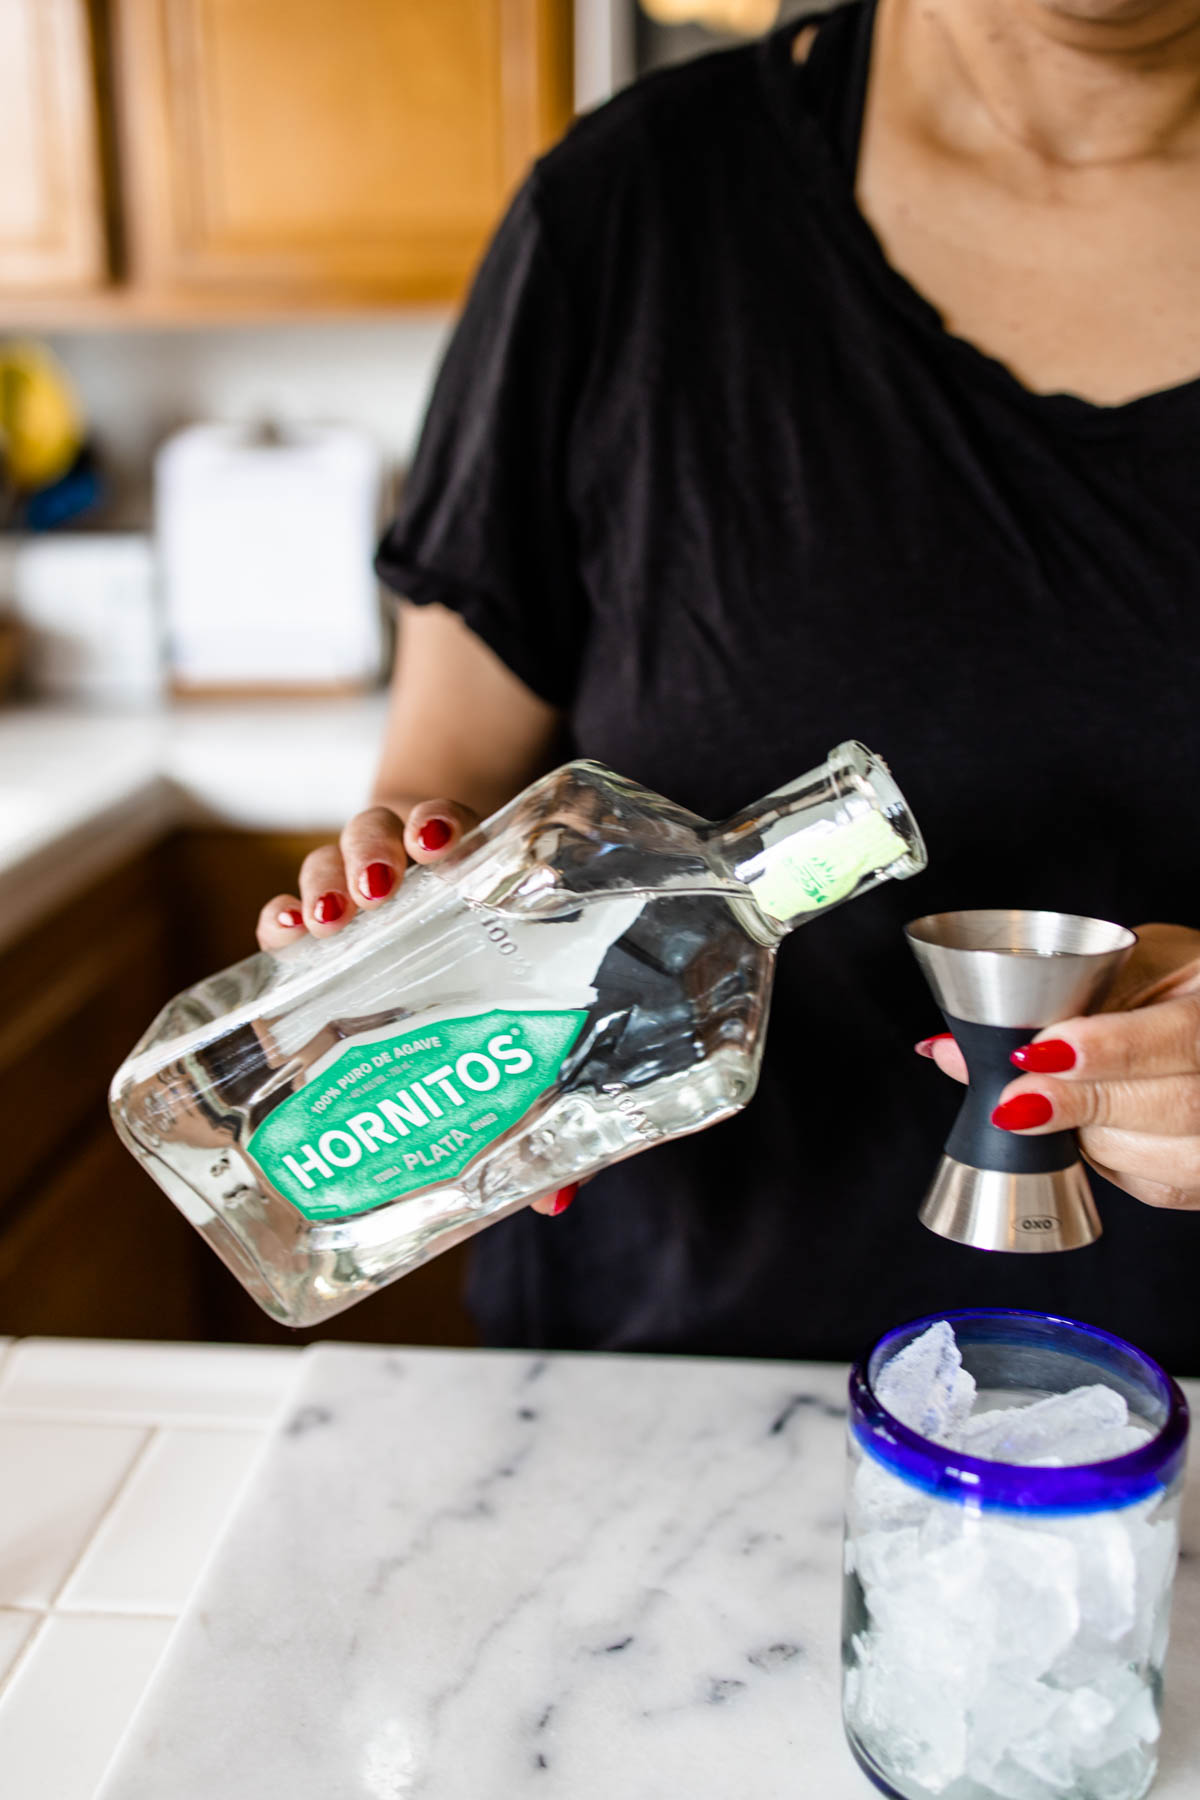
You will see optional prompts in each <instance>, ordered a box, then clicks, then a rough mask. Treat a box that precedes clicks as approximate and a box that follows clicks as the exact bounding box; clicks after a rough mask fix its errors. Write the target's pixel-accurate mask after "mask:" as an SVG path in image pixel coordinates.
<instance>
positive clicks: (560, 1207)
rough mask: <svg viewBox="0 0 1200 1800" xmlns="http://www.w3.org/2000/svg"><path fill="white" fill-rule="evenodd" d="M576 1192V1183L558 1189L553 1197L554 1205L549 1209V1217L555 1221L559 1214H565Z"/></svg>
mask: <svg viewBox="0 0 1200 1800" xmlns="http://www.w3.org/2000/svg"><path fill="white" fill-rule="evenodd" d="M578 1192H579V1183H578V1182H577V1181H573V1182H572V1183H571V1185H570V1187H565V1188H559V1190H558V1192H557V1194H555V1196H554V1205H553V1206H552V1207H551V1208H550V1217H551V1218H552V1219H557V1217H558V1215H559V1213H565V1212H566V1210H567V1208H568V1206H570V1204H571V1202H572V1200H573V1199H574V1198H575V1196H576V1194H577V1193H578Z"/></svg>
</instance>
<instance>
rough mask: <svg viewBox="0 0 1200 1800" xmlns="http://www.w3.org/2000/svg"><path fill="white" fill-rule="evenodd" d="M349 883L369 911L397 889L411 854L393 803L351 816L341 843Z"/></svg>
mask: <svg viewBox="0 0 1200 1800" xmlns="http://www.w3.org/2000/svg"><path fill="white" fill-rule="evenodd" d="M340 849H341V852H342V864H343V867H344V869H345V879H346V885H347V888H348V889H349V891H350V893H351V894H353V896H354V900H355V904H356V905H358V906H361V907H362V908H364V910H366V911H370V909H371V908H372V907H374V906H380V905H382V903H383V902H384V901H385V900H386V899H387V898H388V896H389V894H392V893H394V892H395V888H396V884H397V882H398V881H399V880H400V878H401V876H402V875H403V874H404V867H405V864H406V863H407V862H408V856H407V854H406V852H405V849H404V821H403V819H402V818H400V816H399V814H398V813H394V812H393V811H392V809H391V807H390V806H371V807H368V809H367V811H366V812H360V813H358V814H356V815H355V817H354V818H353V819H351V821H350V823H349V824H348V825H347V827H346V829H345V831H343V833H342V836H341V842H340Z"/></svg>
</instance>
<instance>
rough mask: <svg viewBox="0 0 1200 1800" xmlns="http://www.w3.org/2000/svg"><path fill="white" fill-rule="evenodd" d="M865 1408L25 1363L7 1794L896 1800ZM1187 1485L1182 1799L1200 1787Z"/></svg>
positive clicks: (11, 1500)
mask: <svg viewBox="0 0 1200 1800" xmlns="http://www.w3.org/2000/svg"><path fill="white" fill-rule="evenodd" d="M1190 1385H1191V1387H1192V1390H1193V1391H1192V1394H1191V1396H1190V1397H1191V1398H1192V1400H1193V1403H1195V1401H1196V1399H1197V1398H1198V1397H1200V1388H1198V1387H1197V1384H1190ZM844 1391H845V1371H844V1370H843V1369H841V1368H840V1367H836V1366H830V1365H816V1364H787V1363H752V1362H722V1361H716V1360H689V1359H686V1358H666V1357H664V1358H647V1357H611V1356H566V1355H558V1356H545V1357H534V1356H528V1355H524V1354H519V1353H503V1352H500V1353H497V1352H481V1351H412V1350H375V1349H369V1348H363V1347H357V1346H350V1345H321V1346H317V1347H315V1348H313V1349H309V1350H305V1351H299V1350H288V1349H285V1350H259V1349H242V1348H238V1347H201V1346H192V1345H153V1344H143V1345H129V1344H112V1343H76V1342H65V1341H55V1340H32V1339H31V1340H26V1341H24V1342H20V1343H17V1344H15V1345H7V1346H5V1345H0V1469H2V1470H3V1479H2V1480H0V1793H2V1794H3V1796H4V1800H214V1796H217V1795H219V1796H220V1800H520V1797H521V1796H523V1795H525V1794H526V1792H527V1791H528V1793H529V1795H530V1796H531V1800H532V1797H533V1796H537V1797H538V1800H611V1797H612V1796H613V1795H620V1796H621V1800H678V1797H679V1796H681V1795H684V1794H687V1795H688V1796H690V1800H869V1796H871V1795H872V1794H873V1793H874V1792H875V1790H874V1789H873V1788H872V1787H870V1786H869V1784H868V1783H867V1781H866V1779H865V1777H864V1776H862V1775H861V1774H860V1773H859V1771H858V1769H857V1768H856V1767H855V1765H854V1763H853V1761H852V1760H851V1758H850V1756H849V1754H848V1752H847V1750H846V1747H845V1744H844V1743H843V1741H842V1736H841V1726H840V1720H839V1706H838V1685H839V1674H838V1644H837V1637H838V1613H839V1602H840V1585H841V1555H840V1542H841V1510H842V1496H841V1489H842V1466H843V1444H842V1436H843V1430H844V1422H843V1420H844V1405H843V1400H844ZM1197 1494H1200V1483H1193V1485H1192V1487H1191V1489H1190V1502H1191V1503H1190V1504H1189V1505H1188V1506H1187V1507H1185V1514H1184V1557H1183V1561H1182V1564H1181V1568H1180V1574H1179V1581H1178V1585H1177V1591H1176V1602H1175V1609H1174V1623H1173V1630H1172V1640H1171V1653H1170V1658H1169V1661H1168V1668H1167V1683H1166V1692H1167V1700H1166V1711H1165V1718H1164V1729H1163V1739H1162V1745H1161V1767H1160V1773H1159V1777H1158V1780H1157V1782H1156V1784H1155V1787H1154V1800H1195V1795H1196V1793H1197V1792H1200V1713H1198V1712H1197V1709H1196V1706H1195V1685H1196V1680H1197V1676H1198V1674H1200V1567H1198V1566H1197V1559H1196V1557H1195V1550H1196V1549H1197V1547H1200V1516H1198V1513H1200V1508H1198V1507H1197V1505H1196V1503H1195V1502H1196V1496H1197ZM176 1621H178V1624H176ZM168 1640H169V1641H168Z"/></svg>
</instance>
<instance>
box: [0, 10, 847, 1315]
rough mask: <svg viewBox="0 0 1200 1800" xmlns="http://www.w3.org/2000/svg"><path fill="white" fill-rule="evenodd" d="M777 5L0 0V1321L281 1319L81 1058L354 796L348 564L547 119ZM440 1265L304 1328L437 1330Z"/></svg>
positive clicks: (371, 735) (371, 714)
mask: <svg viewBox="0 0 1200 1800" xmlns="http://www.w3.org/2000/svg"><path fill="white" fill-rule="evenodd" d="M802 10H805V9H804V8H803V7H802V6H801V5H799V4H788V3H786V0H784V3H783V4H780V3H779V0H708V3H707V4H706V3H705V0H642V4H637V3H636V0H575V4H574V5H572V4H571V0H0V995H2V996H3V1009H2V1011H0V1125H2V1130H3V1141H4V1156H3V1159H2V1161H0V1334H9V1333H11V1334H26V1333H53V1334H62V1335H85V1336H120V1337H152V1338H169V1337H180V1338H216V1339H229V1338H232V1339H242V1340H255V1339H257V1340H260V1341H274V1340H285V1341H292V1342H294V1341H297V1340H296V1338H295V1337H294V1336H292V1335H290V1334H287V1333H285V1332H282V1331H281V1330H279V1329H278V1328H276V1327H275V1326H273V1325H272V1324H271V1323H270V1322H269V1321H268V1320H266V1319H265V1317H263V1316H262V1315H261V1314H260V1313H259V1312H258V1311H257V1309H256V1308H255V1307H254V1306H253V1305H252V1303H251V1302H250V1301H249V1300H248V1299H246V1297H245V1296H244V1295H243V1293H242V1290H241V1289H240V1287H238V1286H237V1284H236V1283H235V1282H234V1280H233V1279H232V1277H231V1276H229V1275H227V1274H226V1273H225V1271H224V1270H223V1268H222V1267H221V1266H220V1265H219V1264H218V1263H217V1261H216V1260H215V1259H214V1258H213V1256H212V1255H211V1252H210V1251H208V1249H207V1248H206V1247H205V1246H204V1245H203V1244H202V1243H201V1241H200V1239H199V1237H197V1236H196V1235H195V1234H194V1233H193V1232H192V1231H191V1229H190V1227H189V1226H188V1225H187V1224H186V1223H185V1221H184V1220H183V1218H182V1217H181V1216H180V1215H179V1214H178V1213H177V1212H176V1211H175V1209H174V1208H173V1207H172V1206H171V1205H170V1204H169V1203H168V1201H167V1200H166V1199H165V1198H164V1196H163V1195H162V1194H161V1193H160V1192H159V1191H158V1189H157V1188H155V1187H154V1186H153V1185H152V1184H151V1183H150V1181H149V1180H148V1178H147V1177H145V1176H144V1175H143V1174H142V1172H141V1171H140V1170H139V1169H138V1168H137V1167H136V1166H135V1164H134V1163H133V1162H132V1161H131V1159H129V1158H128V1156H127V1155H126V1153H125V1152H124V1151H123V1150H122V1149H121V1148H120V1146H119V1145H118V1143H117V1140H116V1138H115V1136H114V1135H113V1133H112V1130H111V1128H110V1126H109V1123H108V1119H107V1112H106V1107H105V1093H106V1089H107V1084H108V1079H109V1077H110V1075H111V1073H112V1071H113V1070H114V1068H115V1067H116V1065H117V1063H118V1062H119V1061H120V1060H121V1058H122V1057H123V1056H124V1054H125V1053H126V1052H127V1051H128V1050H129V1048H130V1047H131V1046H132V1044H133V1042H134V1040H135V1039H136V1038H137V1036H139V1035H140V1033H141V1031H142V1030H143V1029H144V1028H145V1026H146V1025H147V1024H148V1023H149V1021H150V1019H151V1017H152V1016H153V1015H154V1013H155V1012H156V1011H157V1010H158V1008H159V1007H160V1006H161V1005H162V1004H163V1002H164V1001H165V1000H166V999H167V998H168V997H169V995H170V994H171V993H173V992H175V991H176V990H177V989H178V988H179V987H181V986H183V985H186V984H187V983H189V982H191V981H193V980H196V979H198V978H199V977H200V976H201V975H203V974H206V973H208V972H210V971H212V970H214V969H216V968H218V967H221V966H223V965H225V964H227V963H229V962H232V961H234V960H236V959H238V958H240V957H241V956H244V955H246V954H248V953H249V952H250V951H251V949H252V948H253V927H254V920H255V917H256V914H257V911H258V908H259V906H260V904H261V903H262V902H263V901H264V900H265V899H266V898H267V897H268V896H269V895H271V894H273V893H276V892H278V891H281V890H287V889H290V888H292V887H293V886H294V878H295V870H296V868H297V865H298V863H299V861H300V859H301V857H302V856H303V854H304V853H305V851H306V850H307V849H308V848H310V847H311V846H312V845H313V844H315V843H318V842H321V841H323V840H324V839H326V838H328V837H329V836H330V835H331V834H333V833H335V832H336V830H337V829H338V828H339V827H340V825H341V824H342V823H343V822H344V820H345V819H346V818H347V817H348V816H349V815H350V814H351V813H353V812H354V811H355V810H356V809H357V808H358V807H359V806H360V805H361V804H362V803H363V802H364V799H365V797H366V795H367V791H368V786H369V782H370V778H371V771H372V766H373V762H374V757H375V752H376V746H377V743H378V736H379V730H380V720H381V714H382V704H383V700H382V692H381V683H382V680H383V678H384V672H385V670H386V667H387V663H388V659H389V655H390V646H389V641H388V620H387V607H386V605H385V604H384V603H383V602H382V600H381V596H380V595H379V593H378V591H377V588H376V585H375V583H374V581H373V578H372V575H371V568H370V559H371V553H372V550H373V546H374V542H375V538H376V535H377V532H378V530H379V527H380V523H381V521H382V520H383V519H384V517H385V516H386V514H387V511H388V509H389V508H390V507H391V505H392V504H393V502H394V499H395V496H396V494H397V492H398V491H399V487H400V485H401V483H402V482H403V475H404V466H405V462H406V459H407V458H408V457H409V456H410V454H411V451H412V447H413V444H414V442H415V438H416V434H417V431H418V429H419V426H420V421H421V416H422V412H423V409H424V405H425V401H426V397H427V394H428V391H429V386H430V382H431V380H432V377H433V374H434V371H435V369H436V365H437V360H438V356H439V353H440V351H441V349H442V347H443V345H444V343H445V341H446V337H447V333H448V332H449V330H450V328H451V325H452V322H453V319H454V312H455V307H456V305H457V304H458V302H459V301H460V299H461V296H462V294H463V291H464V287H465V284H466V282H467V281H468V279H469V275H470V271H471V269H472V267H473V266H474V264H475V262H476V260H477V258H478V256H479V254H480V252H481V250H482V247H483V245H484V244H485V242H486V240H487V237H488V234H489V232H490V230H491V228H492V226H493V225H494V223H495V221H496V219H497V217H498V215H499V213H500V212H501V210H502V208H503V207H504V205H505V202H506V199H507V197H508V196H509V195H510V194H511V193H512V191H513V189H514V187H515V186H516V184H517V183H518V182H519V181H520V179H521V177H522V175H523V173H524V172H525V170H526V169H527V168H528V166H529V164H530V162H531V161H532V159H533V158H534V157H535V156H536V155H537V154H538V153H539V152H540V151H541V150H542V149H544V148H545V147H546V146H548V145H549V144H550V143H552V142H553V141H554V139H555V138H556V137H558V136H559V135H560V134H561V133H562V132H563V131H564V130H565V129H566V127H567V125H568V124H569V122H570V119H571V116H572V114H573V113H574V112H577V111H581V110H585V109H587V108H589V107H592V106H594V105H597V104H599V103H600V102H601V101H603V100H604V99H605V98H606V97H607V96H608V95H609V94H610V93H612V92H613V91H614V90H615V89H616V88H619V87H620V86H622V85H624V84H625V83H627V82H629V81H631V80H634V79H637V78H638V76H639V75H641V74H642V73H644V72H645V71H647V70H649V69H651V68H654V67H656V66H658V65H661V64H664V63H667V62H670V61H672V60H675V59H678V58H680V57H685V56H690V55H694V54H697V53H698V52H702V51H703V50H706V49H708V48H711V47H715V46H717V45H720V44H727V43H730V42H732V41H736V39H737V37H738V36H739V35H743V36H746V35H753V34H756V33H758V32H761V31H763V30H766V29H769V28H770V27H771V26H772V25H773V24H774V23H776V21H777V20H778V19H780V18H782V17H785V16H789V15H797V14H799V13H800V12H801V11H802ZM807 10H810V11H811V10H812V6H811V5H809V7H808V8H807ZM461 1273H462V1270H461V1262H460V1260H459V1259H457V1258H455V1257H454V1256H443V1257H441V1258H439V1259H438V1260H437V1261H436V1262H435V1263H434V1264H433V1265H431V1267H430V1268H429V1269H427V1270H423V1271H420V1272H418V1274H416V1275H414V1276H411V1277H409V1278H408V1279H407V1280H406V1281H404V1282H403V1283H402V1284H400V1286H399V1287H398V1288H393V1289H391V1290H389V1291H388V1292H386V1293H384V1294H381V1295H379V1296H377V1297H376V1298H375V1299H373V1300H372V1301H369V1302H367V1303H366V1304H365V1305H363V1306H361V1307H359V1308H357V1309H355V1311H354V1312H353V1313H352V1314H351V1315H349V1317H348V1319H347V1321H345V1324H344V1330H343V1331H342V1333H341V1335H344V1336H349V1337H356V1338H360V1339H367V1340H370V1339H373V1338H374V1339H380V1340H388V1339H401V1340H404V1341H407V1342H441V1343H462V1342H470V1341H471V1329H470V1325H469V1321H468V1320H467V1318H466V1316H465V1314H464V1313H463V1311H462V1308H461V1305H460V1303H459V1300H458V1287H459V1283H460V1281H461ZM339 1323H341V1322H338V1321H335V1323H334V1325H333V1327H326V1328H325V1329H324V1330H323V1332H322V1334H321V1335H322V1336H324V1337H329V1336H335V1335H338V1325H339Z"/></svg>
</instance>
